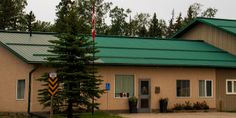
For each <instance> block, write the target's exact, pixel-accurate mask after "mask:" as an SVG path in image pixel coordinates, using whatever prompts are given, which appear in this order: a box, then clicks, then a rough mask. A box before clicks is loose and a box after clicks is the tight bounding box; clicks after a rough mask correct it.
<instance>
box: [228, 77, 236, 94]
mask: <svg viewBox="0 0 236 118" xmlns="http://www.w3.org/2000/svg"><path fill="white" fill-rule="evenodd" d="M229 81H231V82H232V92H228V82H229ZM234 82H236V79H226V83H225V84H226V86H225V87H226V95H236V91H234Z"/></svg>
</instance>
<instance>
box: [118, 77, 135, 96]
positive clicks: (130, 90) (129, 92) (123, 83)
mask: <svg viewBox="0 0 236 118" xmlns="http://www.w3.org/2000/svg"><path fill="white" fill-rule="evenodd" d="M133 95H134V76H133V75H116V76H115V97H130V96H133Z"/></svg>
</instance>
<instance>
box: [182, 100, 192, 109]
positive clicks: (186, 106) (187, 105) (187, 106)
mask: <svg viewBox="0 0 236 118" xmlns="http://www.w3.org/2000/svg"><path fill="white" fill-rule="evenodd" d="M184 109H185V110H193V106H192V103H190V102H189V101H185V105H184Z"/></svg>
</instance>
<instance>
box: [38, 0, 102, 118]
mask: <svg viewBox="0 0 236 118" xmlns="http://www.w3.org/2000/svg"><path fill="white" fill-rule="evenodd" d="M57 8H58V13H57V16H58V19H57V20H56V21H57V23H56V30H57V31H58V32H59V35H57V37H58V40H52V41H50V43H52V44H53V46H52V47H51V49H50V50H49V52H50V53H52V54H53V56H51V57H48V58H47V60H48V62H47V63H46V65H47V66H49V67H52V68H54V69H55V70H56V72H57V76H58V78H59V82H60V84H61V85H62V89H61V91H60V92H59V93H58V97H60V99H59V100H58V101H56V102H57V103H56V104H57V105H59V106H61V105H64V106H67V117H69V118H71V117H72V113H73V109H74V110H79V112H81V110H87V111H90V110H91V109H94V108H95V109H98V105H99V104H98V103H97V102H96V100H97V99H98V98H100V96H101V94H102V93H103V90H101V88H99V86H100V84H101V82H102V80H101V79H99V76H97V71H96V68H95V67H94V66H93V62H94V61H95V60H97V59H98V58H96V57H95V56H93V55H94V54H95V53H97V52H98V50H97V49H96V47H95V46H94V45H95V43H94V42H93V41H92V40H90V39H89V37H88V36H85V35H78V34H79V33H80V25H79V24H80V21H79V20H80V19H79V16H78V14H77V10H78V9H77V5H76V2H74V1H70V0H62V1H61V2H60V3H59V5H58V6H57ZM42 80H43V79H42ZM44 81H45V80H44ZM40 92H41V93H42V94H40ZM43 93H44V94H43ZM47 93H48V92H47V91H46V90H45V89H44V90H40V91H39V95H40V97H41V98H40V100H41V103H42V104H44V105H48V103H49V100H50V99H49V98H48V97H47V96H46V94H47Z"/></svg>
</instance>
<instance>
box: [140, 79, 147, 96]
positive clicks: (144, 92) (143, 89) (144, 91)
mask: <svg viewBox="0 0 236 118" xmlns="http://www.w3.org/2000/svg"><path fill="white" fill-rule="evenodd" d="M141 94H142V95H148V94H149V82H148V81H141Z"/></svg>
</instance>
